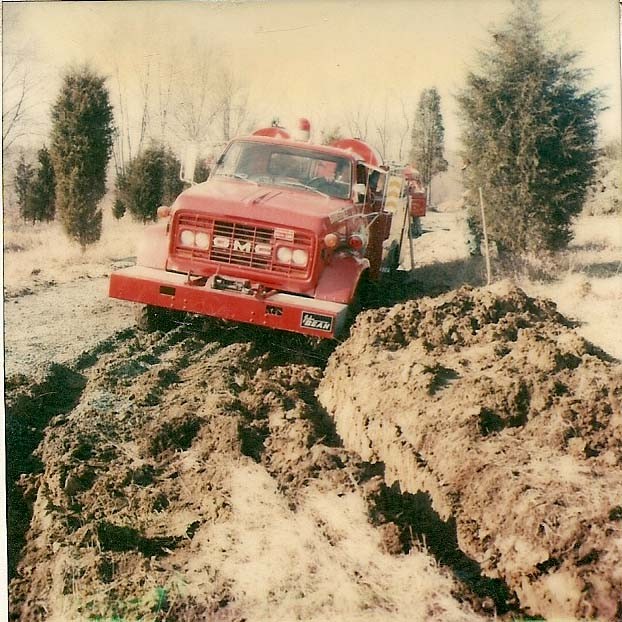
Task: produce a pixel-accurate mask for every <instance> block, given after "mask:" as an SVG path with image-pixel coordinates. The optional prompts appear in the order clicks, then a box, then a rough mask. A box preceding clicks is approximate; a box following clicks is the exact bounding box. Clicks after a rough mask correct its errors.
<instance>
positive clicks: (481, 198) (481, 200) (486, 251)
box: [479, 186, 492, 285]
mask: <svg viewBox="0 0 622 622" xmlns="http://www.w3.org/2000/svg"><path fill="white" fill-rule="evenodd" d="M479 205H480V208H481V210H482V229H483V231H484V257H486V285H490V283H491V281H492V279H491V276H490V249H489V248H488V229H487V228H486V212H485V211H484V195H483V194H482V187H481V186H480V187H479Z"/></svg>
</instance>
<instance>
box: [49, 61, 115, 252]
mask: <svg viewBox="0 0 622 622" xmlns="http://www.w3.org/2000/svg"><path fill="white" fill-rule="evenodd" d="M104 82H105V79H104V78H103V77H100V76H98V75H96V74H95V73H94V72H93V71H92V70H91V69H89V68H88V67H84V68H81V69H74V70H71V71H69V72H68V73H67V75H66V76H65V78H64V81H63V86H62V88H61V92H60V94H59V96H58V98H57V100H56V103H55V104H54V107H53V108H52V121H53V128H52V147H51V156H52V162H53V164H54V172H55V175H56V208H57V211H58V213H59V216H60V220H61V222H62V224H63V227H64V229H65V231H66V232H67V234H68V235H69V236H70V237H71V238H73V239H75V240H76V241H78V242H79V244H80V246H81V247H82V249H83V250H84V249H85V248H86V246H87V245H88V244H92V243H94V242H96V241H97V240H99V237H100V235H101V222H102V214H101V210H100V209H98V203H99V201H100V200H101V198H102V197H103V195H104V193H105V190H106V166H107V164H108V160H109V158H110V154H111V149H112V134H113V116H112V106H111V105H110V98H109V95H108V91H107V89H106V86H105V84H104Z"/></svg>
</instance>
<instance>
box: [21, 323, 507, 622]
mask: <svg viewBox="0 0 622 622" xmlns="http://www.w3.org/2000/svg"><path fill="white" fill-rule="evenodd" d="M331 350H332V346H331V345H329V344H326V343H325V342H323V343H322V344H320V345H319V346H318V347H316V348H312V347H310V344H309V342H308V341H307V340H304V339H302V338H301V337H300V336H297V335H289V334H275V333H274V332H273V331H267V330H262V329H257V328H254V327H247V326H242V327H235V328H232V327H229V326H227V325H220V324H211V325H210V327H208V328H207V329H206V327H205V326H204V323H203V322H201V321H198V320H196V321H189V322H188V323H186V324H185V325H181V326H179V327H177V328H175V329H174V330H172V331H171V332H169V333H167V334H162V333H155V334H152V335H140V334H136V333H134V331H132V330H128V331H124V332H123V333H120V334H119V335H117V336H115V337H113V338H111V339H109V340H108V341H106V342H104V343H102V344H100V346H98V347H97V348H96V349H95V350H92V351H90V352H86V353H84V354H83V355H82V356H81V357H79V358H78V359H77V360H76V361H75V363H74V365H73V367H74V369H75V370H78V371H79V372H80V373H78V371H76V372H72V371H71V370H69V369H67V368H63V370H64V371H63V373H64V374H65V376H64V377H68V376H69V375H70V374H72V373H73V374H76V377H77V378H78V379H79V380H80V382H79V383H78V384H76V390H75V392H74V393H73V394H68V395H67V398H69V397H70V395H71V398H72V399H71V401H69V402H68V403H67V405H66V408H65V409H64V410H63V411H62V413H63V414H62V415H61V416H56V415H58V414H59V413H58V412H56V411H54V410H53V409H48V410H47V411H46V412H47V413H48V419H49V417H54V416H56V419H52V420H51V422H50V426H49V427H48V430H47V434H46V438H45V440H44V442H43V443H42V444H41V445H40V446H39V449H38V450H37V451H36V453H35V455H36V459H37V461H38V463H37V468H36V469H31V472H32V474H31V475H29V476H28V475H27V476H26V477H25V478H24V480H25V481H26V482H27V484H28V485H27V497H28V499H29V500H30V503H31V505H32V507H33V510H34V516H33V519H32V522H31V524H30V531H29V533H28V536H27V546H26V547H25V549H24V551H23V557H22V559H21V562H20V565H19V569H18V572H17V575H16V577H15V578H14V580H13V581H12V583H11V589H10V603H11V615H12V619H23V620H39V619H41V620H43V619H48V616H49V619H53V615H51V614H50V612H54V611H58V610H59V608H60V607H61V604H60V603H61V601H63V598H64V599H67V596H66V595H67V594H69V595H70V596H71V598H72V599H73V600H72V603H73V604H72V606H74V607H75V610H76V611H79V612H80V614H82V615H85V616H87V615H88V616H92V615H95V616H97V615H118V616H132V615H136V616H138V615H142V614H144V613H145V611H151V613H153V607H154V606H156V605H154V604H153V603H150V604H149V605H147V604H146V603H145V602H142V601H141V602H138V603H137V602H134V601H135V600H136V599H135V598H132V596H135V595H136V594H137V593H141V592H144V590H145V585H148V584H149V582H150V581H153V577H154V576H165V577H170V576H173V575H175V573H177V574H178V573H179V572H180V571H181V570H183V569H186V570H188V568H189V565H191V562H190V561H189V560H191V559H192V551H193V547H199V546H200V545H199V544H195V543H196V542H199V543H200V542H202V541H203V540H202V539H203V538H204V537H205V536H204V535H203V534H204V533H205V532H206V530H207V527H208V526H209V525H214V524H219V523H221V522H226V521H227V519H228V518H229V517H230V515H231V507H230V501H229V498H230V494H231V490H230V489H229V482H228V477H229V474H230V473H231V471H232V469H234V468H235V466H236V465H237V464H239V463H240V460H243V459H244V458H245V457H246V458H250V459H251V460H253V461H255V462H256V463H258V464H260V465H262V466H263V467H264V468H265V469H266V470H267V472H268V473H269V474H270V475H271V476H272V477H273V478H274V480H275V481H276V482H277V485H278V489H279V490H280V492H281V493H282V494H283V495H285V496H286V498H287V499H288V500H289V503H290V507H291V509H292V510H293V511H295V509H296V507H297V505H298V503H299V501H300V498H301V495H302V496H304V492H305V490H306V488H307V487H308V486H309V485H310V484H313V485H314V486H317V485H319V486H323V487H325V488H329V489H331V490H337V491H342V494H344V493H345V492H348V491H350V492H351V491H358V492H359V493H360V494H362V495H363V496H364V498H365V499H366V500H367V503H368V506H369V512H370V517H371V519H372V521H373V523H374V524H375V525H376V526H377V527H378V529H380V530H381V531H382V533H383V536H384V543H385V548H386V550H388V551H390V552H391V553H393V554H398V555H399V554H402V553H405V552H408V551H409V550H410V549H411V548H412V547H413V546H415V547H419V546H420V545H419V544H418V542H419V541H420V540H422V539H424V538H425V534H426V533H427V534H428V538H429V537H430V534H431V533H433V532H434V531H435V530H438V527H439V525H441V521H440V519H439V518H438V516H437V515H435V514H434V512H432V511H431V509H430V507H429V504H426V502H424V503H423V506H425V505H427V507H425V508H423V507H422V504H421V503H419V504H418V505H417V504H415V505H413V504H412V500H410V499H405V498H402V497H400V496H396V495H395V494H393V493H392V492H391V490H390V489H388V488H387V486H386V484H385V483H384V479H383V468H382V465H371V464H369V463H367V462H364V461H361V459H360V458H359V457H358V456H357V455H356V454H353V453H352V452H350V451H347V450H346V449H344V447H343V445H342V442H341V439H340V437H339V436H338V434H337V432H336V429H335V424H334V422H333V420H332V418H331V417H330V416H329V415H328V414H327V412H326V411H325V410H324V408H323V406H321V405H320V404H319V402H318V400H317V398H316V390H317V387H318V385H319V383H320V381H321V379H322V376H323V373H324V368H325V365H326V362H327V360H328V358H329V356H330V353H331ZM23 380H24V382H26V380H25V379H23ZM64 382H65V381H64ZM76 382H77V381H76ZM63 386H64V384H63ZM42 390H43V389H37V390H36V391H35V390H31V393H32V394H33V395H34V394H35V393H37V391H42ZM15 395H17V393H16V394H15ZM30 407H31V408H32V410H33V411H36V410H37V409H38V406H37V404H36V401H35V400H34V399H33V400H31V401H30ZM22 410H23V412H24V414H28V408H27V407H25V406H23V407H22ZM39 410H40V409H39ZM45 423H47V421H44V422H43V425H45ZM37 442H38V439H37ZM32 447H34V442H33V445H32ZM32 447H31V448H32ZM20 461H21V466H22V468H23V469H24V470H26V471H27V470H28V468H27V464H28V457H27V456H22V457H20V458H18V457H17V456H14V462H15V464H18V463H19V462H20ZM24 480H23V482H22V483H24ZM419 501H421V500H419ZM405 517H406V518H405ZM24 527H25V525H24V524H23V522H22V525H21V528H22V529H23V528H24ZM426 530H427V531H426ZM428 546H429V550H430V551H431V552H435V553H436V554H437V556H438V558H439V559H440V560H441V563H443V564H445V565H447V566H448V567H450V568H453V569H454V572H455V573H456V574H457V575H459V579H460V580H461V581H463V586H462V587H459V588H458V587H457V588H456V596H457V598H458V600H459V601H467V602H471V603H472V604H473V605H474V606H475V607H476V608H480V609H481V608H482V607H483V609H484V610H486V611H488V612H489V613H492V612H493V610H495V609H496V610H497V612H500V613H503V612H504V611H508V610H512V609H514V608H513V606H512V604H511V602H510V603H509V604H508V603H507V602H506V601H508V600H511V598H509V596H508V594H509V592H508V591H507V589H506V588H504V587H503V586H502V585H501V587H500V586H499V585H498V584H494V585H493V584H491V583H487V582H486V581H485V580H484V579H482V577H481V573H479V570H478V567H477V564H474V562H472V561H467V562H466V566H465V559H464V556H460V555H457V552H458V547H457V542H456V541H455V538H454V540H453V541H452V540H450V541H449V543H448V544H445V543H443V544H439V545H438V547H437V548H436V549H435V548H433V547H432V546H431V544H429V545H428ZM448 547H449V549H451V550H447V549H448ZM452 550H453V552H452ZM456 559H458V560H459V561H458V562H456ZM460 564H462V570H460ZM467 567H468V569H469V570H468V571H464V568H467ZM205 572H207V573H208V574H209V573H211V575H210V576H211V583H210V588H209V589H207V590H206V591H205V593H204V596H203V597H202V598H201V599H197V598H196V596H192V595H186V596H185V597H179V598H177V599H175V601H174V602H165V601H163V602H160V603H159V604H157V606H156V608H157V609H158V611H157V612H156V613H160V614H161V615H162V616H163V617H166V616H168V617H167V619H179V620H183V619H188V620H190V619H198V618H202V617H205V616H206V615H216V614H217V613H218V612H220V614H222V615H223V616H225V615H228V614H227V612H228V611H230V610H231V607H232V606H233V605H232V603H235V594H233V593H232V592H231V589H232V588H231V585H229V584H228V583H227V582H226V581H223V580H221V579H220V578H219V572H218V567H217V566H214V567H210V566H209V564H208V567H207V570H206V571H205ZM460 575H462V576H460ZM76 586H77V587H76ZM152 587H154V589H156V588H157V586H152ZM158 589H159V588H158ZM63 595H65V596H63ZM491 599H492V602H491ZM70 600H71V599H70ZM66 603H67V601H66V600H65V604H63V605H62V606H63V607H64V606H66ZM232 615H233V614H232ZM234 618H235V616H233V617H232V618H231V619H234ZM224 619H229V618H224Z"/></svg>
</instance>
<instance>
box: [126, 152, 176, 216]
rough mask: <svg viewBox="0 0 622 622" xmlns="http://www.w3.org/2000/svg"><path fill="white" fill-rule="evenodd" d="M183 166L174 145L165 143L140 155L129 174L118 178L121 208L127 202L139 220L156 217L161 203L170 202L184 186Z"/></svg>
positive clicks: (132, 164)
mask: <svg viewBox="0 0 622 622" xmlns="http://www.w3.org/2000/svg"><path fill="white" fill-rule="evenodd" d="M180 166H181V165H180V162H179V160H177V158H176V157H175V156H174V155H173V153H172V152H171V151H170V149H168V148H166V147H163V146H161V145H155V146H151V147H149V148H148V149H146V150H145V151H143V152H142V153H141V154H140V155H139V156H136V157H135V158H134V159H133V160H132V161H131V162H130V163H129V166H128V167H127V171H126V173H125V175H123V176H121V177H119V178H117V198H116V202H115V206H116V204H117V203H118V204H119V210H118V211H119V212H120V211H121V208H120V206H123V211H125V209H127V211H129V212H130V214H132V216H133V217H134V218H135V219H136V220H140V221H142V222H147V221H149V220H155V218H156V212H157V209H158V207H159V206H160V205H163V204H169V205H170V204H171V203H172V202H173V201H174V200H175V198H176V197H177V195H178V194H179V193H180V192H181V191H182V190H183V188H184V185H183V182H182V181H181V180H180V179H179V170H180ZM115 209H116V208H115Z"/></svg>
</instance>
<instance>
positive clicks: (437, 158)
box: [410, 87, 447, 202]
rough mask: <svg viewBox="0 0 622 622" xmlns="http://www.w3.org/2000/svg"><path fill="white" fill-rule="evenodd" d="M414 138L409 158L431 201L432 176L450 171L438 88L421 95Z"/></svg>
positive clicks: (413, 130)
mask: <svg viewBox="0 0 622 622" xmlns="http://www.w3.org/2000/svg"><path fill="white" fill-rule="evenodd" d="M411 139H412V143H411V144H412V147H411V150H410V161H411V162H412V163H413V164H414V165H415V167H416V168H417V170H418V171H419V173H420V175H421V181H422V182H423V185H424V186H425V188H426V192H427V199H428V202H429V200H430V188H431V183H432V178H433V177H434V175H436V174H437V173H442V172H443V171H446V170H447V160H445V157H444V155H443V152H444V140H445V128H444V127H443V116H442V114H441V96H440V95H439V94H438V91H437V90H436V88H435V87H432V88H430V89H425V90H424V91H423V92H422V93H421V96H420V97H419V102H418V104H417V112H416V114H415V120H414V123H413V129H412V135H411Z"/></svg>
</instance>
